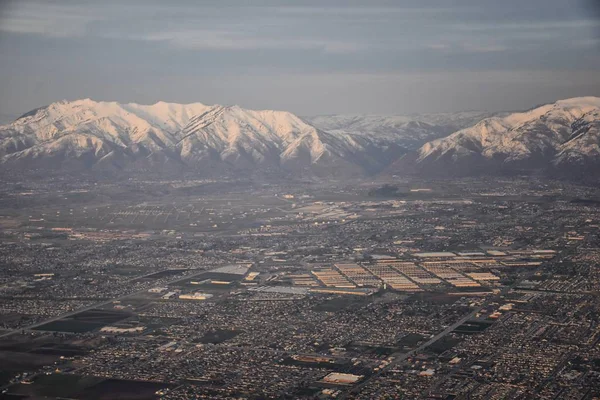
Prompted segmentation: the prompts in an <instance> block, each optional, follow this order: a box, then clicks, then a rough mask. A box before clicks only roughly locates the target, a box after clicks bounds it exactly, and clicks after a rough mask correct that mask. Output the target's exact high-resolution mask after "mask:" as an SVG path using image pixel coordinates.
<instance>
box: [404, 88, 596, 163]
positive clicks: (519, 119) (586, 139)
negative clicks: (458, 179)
mask: <svg viewBox="0 0 600 400" xmlns="http://www.w3.org/2000/svg"><path fill="white" fill-rule="evenodd" d="M599 127H600V98H598V97H579V98H573V99H567V100H560V101H557V102H556V103H552V104H546V105H543V106H539V107H536V108H534V109H531V110H529V111H525V112H519V113H513V114H509V115H507V116H503V117H492V118H486V119H483V120H482V121H480V122H478V123H477V124H475V125H474V126H472V127H469V128H466V129H463V130H460V131H458V132H455V133H453V134H452V135H450V136H447V137H445V138H441V139H437V140H434V141H431V142H428V143H426V144H425V145H423V146H422V147H421V149H419V152H418V158H417V159H416V163H417V166H418V168H419V169H421V170H426V171H429V172H433V173H437V172H439V171H440V170H444V171H445V172H452V173H460V174H473V173H479V172H491V171H509V170H521V171H522V170H532V169H538V170H545V171H550V170H552V171H553V172H575V171H577V172H582V171H583V170H584V169H590V168H595V167H598V166H599V165H600V147H599V145H600V132H599Z"/></svg>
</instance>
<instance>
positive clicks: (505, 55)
mask: <svg viewBox="0 0 600 400" xmlns="http://www.w3.org/2000/svg"><path fill="white" fill-rule="evenodd" d="M593 4H594V3H593V2H592V1H583V0H580V1H575V2H570V4H565V2H564V1H562V0H544V1H541V0H532V1H528V2H527V4H522V2H519V1H506V2H502V3H501V4H498V3H497V2H491V1H484V2H481V1H478V2H473V1H469V0H460V1H455V2H453V3H452V4H451V5H450V4H448V2H444V1H440V0H432V1H415V0H406V1H397V2H391V1H377V2H370V3H369V4H368V5H365V4H362V3H361V2H350V3H348V2H339V1H330V2H327V3H323V2H312V1H310V2H303V3H302V4H301V5H299V4H294V5H288V4H286V3H285V2H283V1H256V2H252V4H251V5H248V3H246V2H242V1H230V2H200V3H198V2H188V1H174V2H171V3H169V5H168V7H167V6H166V5H164V4H162V3H160V2H152V1H150V2H143V3H141V2H137V1H130V2H116V1H106V2H102V3H101V4H99V3H97V2H92V1H82V2H78V3H76V4H74V3H71V2H68V1H55V2H52V3H48V2H40V1H30V0H25V1H18V2H16V1H8V2H4V3H3V4H2V5H1V6H0V68H2V70H3V72H4V73H3V74H2V76H1V77H0V93H1V94H0V122H9V120H10V119H13V118H15V117H17V116H19V115H21V114H23V113H25V112H27V111H29V110H31V109H34V108H37V107H40V106H44V105H47V104H49V103H52V102H54V101H60V100H63V99H68V100H75V99H79V98H92V99H94V100H98V101H118V102H123V103H128V102H135V103H142V104H152V103H155V102H157V101H160V100H162V101H168V102H176V103H191V102H201V103H204V104H237V105H240V106H241V107H245V108H251V109H279V110H286V111H291V112H293V113H295V114H298V115H324V114H325V115H326V114H412V113H435V112H456V111H465V110H487V111H510V110H521V109H527V108H531V107H533V106H535V105H537V104H542V103H548V102H552V101H555V100H558V99H563V98H568V97H578V96H594V95H595V96H598V95H600V76H598V74H597V69H598V68H599V67H600V56H599V53H598V51H597V50H598V49H599V48H600V39H599V38H600V36H599V35H598V32H599V28H600V23H599V22H598V18H597V14H596V13H595V12H596V11H597V9H595V8H594V7H593V6H592V5H593Z"/></svg>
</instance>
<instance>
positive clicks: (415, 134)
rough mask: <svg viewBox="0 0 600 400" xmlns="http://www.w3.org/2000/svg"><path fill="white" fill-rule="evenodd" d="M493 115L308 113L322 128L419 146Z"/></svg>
mask: <svg viewBox="0 0 600 400" xmlns="http://www.w3.org/2000/svg"><path fill="white" fill-rule="evenodd" d="M492 115H494V114H493V113H489V112H480V111H468V112H458V113H439V114H413V115H392V116H385V115H320V116H316V117H306V118H305V119H306V120H307V121H309V122H310V123H311V124H313V125H314V126H316V127H318V128H319V129H322V130H325V131H328V132H332V133H343V134H350V135H354V136H359V137H364V138H367V139H369V140H371V141H374V142H377V143H394V144H395V145H398V146H401V147H403V148H405V149H407V150H416V149H418V148H419V147H420V146H422V145H423V144H424V143H426V142H428V141H431V140H434V139H438V138H441V137H445V136H448V135H449V134H451V133H453V132H456V131H458V130H460V129H463V128H466V127H468V126H471V125H474V124H476V123H477V122H479V121H481V120H482V119H484V118H488V117H491V116H492Z"/></svg>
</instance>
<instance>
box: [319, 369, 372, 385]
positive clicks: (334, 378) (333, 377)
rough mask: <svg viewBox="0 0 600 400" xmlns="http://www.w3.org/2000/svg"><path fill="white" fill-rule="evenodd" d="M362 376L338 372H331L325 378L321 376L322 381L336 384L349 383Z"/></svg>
mask: <svg viewBox="0 0 600 400" xmlns="http://www.w3.org/2000/svg"><path fill="white" fill-rule="evenodd" d="M363 377H364V376H363V375H353V374H342V373H339V372H332V373H330V374H329V375H327V376H326V377H325V378H323V382H326V383H335V384H338V385H351V384H353V383H356V382H358V381H359V380H361V379H362V378H363Z"/></svg>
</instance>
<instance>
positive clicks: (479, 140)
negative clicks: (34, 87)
mask: <svg viewBox="0 0 600 400" xmlns="http://www.w3.org/2000/svg"><path fill="white" fill-rule="evenodd" d="M599 113H600V99H598V98H595V97H583V98H575V99H569V100H562V101H558V102H556V103H554V104H549V105H544V106H541V107H538V108H535V109H533V110H530V111H526V112H523V113H514V114H491V113H485V112H463V113H448V114H424V115H410V116H373V115H362V116H361V115H355V116H344V115H332V116H317V117H304V118H300V117H297V116H295V115H294V114H291V113H289V112H285V111H272V110H262V111H253V110H247V109H243V108H240V107H238V106H221V105H214V106H208V105H204V104H201V103H193V104H176V103H165V102H158V103H156V104H152V105H140V104H134V103H129V104H120V103H116V102H97V101H93V100H90V99H83V100H76V101H62V102H56V103H52V104H50V105H49V106H47V107H42V108H39V109H35V110H32V111H30V112H28V113H26V114H24V115H23V116H21V117H19V118H17V119H16V120H15V121H14V122H12V123H11V124H8V125H4V126H0V167H1V168H0V169H1V170H4V171H12V170H15V169H18V170H19V171H27V170H36V171H46V170H55V171H61V170H69V171H82V170H83V171H107V170H109V171H131V172H139V171H153V172H165V171H175V172H177V171H187V172H193V173H198V174H202V175H215V174H216V175H224V174H235V175H239V174H244V175H252V174H257V173H258V174H277V175H280V176H289V175H294V176H309V175H310V176H327V177H328V176H340V177H356V176H365V175H372V174H375V173H378V172H379V171H382V170H387V171H392V172H400V173H401V172H402V171H396V169H398V167H397V166H398V165H400V164H401V163H402V162H406V160H412V161H411V163H412V164H414V166H416V167H417V168H416V169H417V170H420V171H428V172H431V171H435V170H436V169H438V168H439V169H443V171H444V172H447V171H461V172H465V171H466V172H467V173H469V172H470V171H472V170H473V169H474V168H484V167H485V168H488V167H493V168H503V167H505V166H508V167H513V166H517V167H519V168H550V167H552V168H557V167H560V168H569V167H571V166H580V165H589V164H594V163H598V160H600V150H599V147H598V143H599V137H600V134H599V133H598V127H599V124H600V116H599V115H600V114H599ZM453 132H455V133H453ZM421 146H422V147H421ZM411 152H412V153H413V154H414V156H413V157H409V156H407V155H410V153H411ZM398 160H400V161H398Z"/></svg>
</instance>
